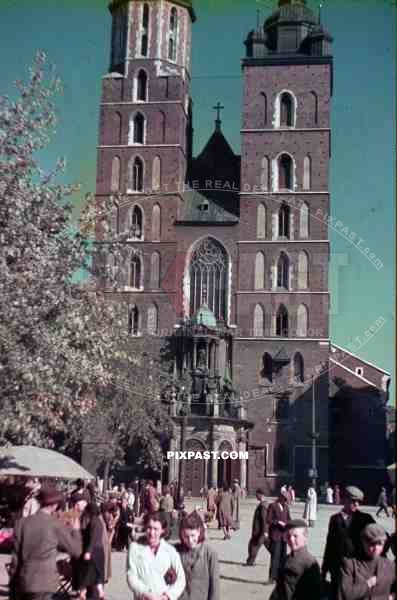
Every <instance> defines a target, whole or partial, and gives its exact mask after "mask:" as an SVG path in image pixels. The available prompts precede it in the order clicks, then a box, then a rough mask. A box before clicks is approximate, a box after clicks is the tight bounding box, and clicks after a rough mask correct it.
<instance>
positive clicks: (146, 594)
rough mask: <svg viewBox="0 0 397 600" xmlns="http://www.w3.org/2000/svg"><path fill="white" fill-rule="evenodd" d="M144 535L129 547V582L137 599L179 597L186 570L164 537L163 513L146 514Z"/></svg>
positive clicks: (157, 599) (170, 599) (173, 598)
mask: <svg viewBox="0 0 397 600" xmlns="http://www.w3.org/2000/svg"><path fill="white" fill-rule="evenodd" d="M144 528H145V538H144V539H143V540H142V541H138V542H132V543H131V544H130V547H129V550H128V559H127V582H128V585H129V587H130V589H131V590H132V591H133V592H134V598H135V599H136V600H178V598H179V596H181V594H182V592H183V590H184V589H185V573H184V570H183V567H182V563H181V559H180V558H179V555H178V553H177V551H176V550H175V548H174V547H173V546H171V544H168V542H166V541H165V540H164V539H162V538H163V535H164V534H165V533H166V523H165V522H164V519H163V516H162V515H161V513H158V512H155V513H150V514H148V515H146V517H145V520H144Z"/></svg>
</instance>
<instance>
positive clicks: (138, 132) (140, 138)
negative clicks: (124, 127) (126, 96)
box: [132, 112, 145, 144]
mask: <svg viewBox="0 0 397 600" xmlns="http://www.w3.org/2000/svg"><path fill="white" fill-rule="evenodd" d="M144 142H145V117H144V116H143V114H142V113H140V112H138V113H136V115H135V117H134V121H133V137H132V143H133V144H144Z"/></svg>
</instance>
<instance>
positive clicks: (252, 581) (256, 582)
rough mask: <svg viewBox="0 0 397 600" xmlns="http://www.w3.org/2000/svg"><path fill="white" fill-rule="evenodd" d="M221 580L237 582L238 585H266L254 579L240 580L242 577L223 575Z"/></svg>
mask: <svg viewBox="0 0 397 600" xmlns="http://www.w3.org/2000/svg"><path fill="white" fill-rule="evenodd" d="M237 564H240V563H237ZM220 578H221V579H226V580H227V581H237V582H238V583H252V585H266V582H265V581H254V580H253V579H240V577H227V576H226V575H221V577H220Z"/></svg>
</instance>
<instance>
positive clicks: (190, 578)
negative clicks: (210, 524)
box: [176, 512, 220, 600]
mask: <svg viewBox="0 0 397 600" xmlns="http://www.w3.org/2000/svg"><path fill="white" fill-rule="evenodd" d="M179 536H180V543H179V544H177V545H176V550H177V551H178V553H179V556H180V558H181V561H182V566H183V569H184V573H185V578H186V587H185V590H184V592H183V594H182V596H181V597H180V600H204V599H205V600H219V598H220V591H219V563H218V556H217V554H216V552H215V550H213V549H212V548H211V546H209V544H208V543H207V542H206V541H205V529H204V523H203V521H202V519H201V517H200V515H199V514H198V513H197V512H192V513H191V514H190V515H186V516H185V517H183V518H182V521H181V524H180V531H179Z"/></svg>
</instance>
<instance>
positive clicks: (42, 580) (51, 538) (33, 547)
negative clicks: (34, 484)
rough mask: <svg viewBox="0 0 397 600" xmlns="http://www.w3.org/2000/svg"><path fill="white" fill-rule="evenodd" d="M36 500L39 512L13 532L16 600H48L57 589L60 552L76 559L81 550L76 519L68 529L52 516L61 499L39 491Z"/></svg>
mask: <svg viewBox="0 0 397 600" xmlns="http://www.w3.org/2000/svg"><path fill="white" fill-rule="evenodd" d="M37 499H38V501H39V503H40V510H39V511H38V512H37V513H35V514H34V515H31V516H30V517H27V518H25V519H21V520H19V521H18V522H17V523H16V525H15V528H14V549H13V553H12V557H11V566H10V588H11V591H12V594H13V595H14V594H15V596H16V597H17V598H18V600H51V599H52V597H53V594H55V592H56V590H57V588H58V585H59V575H58V571H57V558H58V553H59V551H62V552H66V553H67V554H69V555H70V556H73V557H76V558H77V557H78V556H80V554H81V550H82V541H81V533H80V522H79V519H78V518H76V519H74V521H73V524H72V527H68V526H67V525H65V524H64V523H62V522H61V520H60V519H57V518H56V517H55V516H54V513H55V512H56V510H57V507H58V505H59V504H61V503H62V502H63V500H64V498H63V495H62V494H61V493H60V492H59V491H58V490H57V489H56V488H51V487H42V489H41V490H40V492H39V494H38V497H37Z"/></svg>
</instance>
